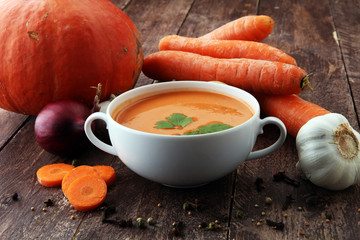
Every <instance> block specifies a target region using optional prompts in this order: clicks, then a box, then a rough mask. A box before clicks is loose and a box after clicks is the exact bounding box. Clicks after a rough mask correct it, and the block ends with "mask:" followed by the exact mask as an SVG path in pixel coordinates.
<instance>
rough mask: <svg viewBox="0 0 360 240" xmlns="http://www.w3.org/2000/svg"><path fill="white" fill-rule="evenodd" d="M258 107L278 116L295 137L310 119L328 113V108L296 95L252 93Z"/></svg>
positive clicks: (270, 114) (268, 113)
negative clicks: (257, 102) (258, 104)
mask: <svg viewBox="0 0 360 240" xmlns="http://www.w3.org/2000/svg"><path fill="white" fill-rule="evenodd" d="M254 96H255V97H256V99H257V100H258V101H259V103H260V109H261V111H263V112H264V113H265V114H266V115H269V116H274V117H277V118H279V119H280V120H281V121H283V123H284V124H285V126H286V129H287V131H288V133H289V134H290V135H291V136H293V137H296V135H297V133H298V132H299V130H300V128H301V127H302V126H303V125H304V124H305V123H307V121H309V120H310V119H312V118H314V117H317V116H322V115H325V114H328V113H330V112H329V111H328V110H326V109H324V108H322V107H320V106H319V105H316V104H314V103H311V102H308V101H306V100H304V99H302V98H300V97H299V96H297V95H294V94H293V95H266V94H256V93H255V94H254Z"/></svg>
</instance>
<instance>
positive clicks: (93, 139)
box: [84, 112, 117, 155]
mask: <svg viewBox="0 0 360 240" xmlns="http://www.w3.org/2000/svg"><path fill="white" fill-rule="evenodd" d="M97 119H99V120H103V121H104V122H105V123H106V125H108V122H107V118H106V114H105V113H102V112H96V113H93V114H91V115H90V116H89V117H88V118H87V119H86V121H85V124H84V130H85V134H86V136H87V137H88V139H89V140H90V142H92V144H94V145H95V146H96V147H98V148H100V149H101V150H103V151H104V152H107V153H110V154H113V155H117V152H116V150H115V148H114V147H113V146H111V145H109V144H106V143H104V142H103V141H101V140H100V139H98V138H97V137H96V136H95V134H94V132H93V131H92V128H91V124H92V122H93V121H95V120H97Z"/></svg>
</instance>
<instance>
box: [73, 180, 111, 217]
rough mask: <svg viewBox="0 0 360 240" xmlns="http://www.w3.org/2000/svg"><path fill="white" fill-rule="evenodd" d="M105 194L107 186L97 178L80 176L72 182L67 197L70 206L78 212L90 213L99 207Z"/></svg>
mask: <svg viewBox="0 0 360 240" xmlns="http://www.w3.org/2000/svg"><path fill="white" fill-rule="evenodd" d="M106 194H107V186H106V183H105V181H104V179H102V178H101V177H99V176H89V175H87V176H82V177H80V178H77V179H76V180H75V181H73V182H72V183H71V184H70V186H69V188H68V190H67V197H68V199H69V202H70V204H71V205H72V206H73V207H74V208H75V209H76V210H79V211H90V210H93V209H95V208H97V207H98V206H100V205H101V204H102V203H103V202H104V200H105V198H106Z"/></svg>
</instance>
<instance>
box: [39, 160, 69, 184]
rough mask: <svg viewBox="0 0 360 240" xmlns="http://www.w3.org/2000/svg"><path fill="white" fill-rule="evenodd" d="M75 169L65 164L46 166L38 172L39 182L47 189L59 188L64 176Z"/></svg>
mask: <svg viewBox="0 0 360 240" xmlns="http://www.w3.org/2000/svg"><path fill="white" fill-rule="evenodd" d="M73 168H74V166H73V165H70V164H65V163H54V164H49V165H45V166H43V167H41V168H39V170H38V171H37V172H36V176H37V180H38V182H39V183H40V184H41V185H43V186H45V187H59V186H60V185H61V182H62V180H63V178H64V176H65V175H66V174H67V173H68V172H69V171H71V170H72V169H73Z"/></svg>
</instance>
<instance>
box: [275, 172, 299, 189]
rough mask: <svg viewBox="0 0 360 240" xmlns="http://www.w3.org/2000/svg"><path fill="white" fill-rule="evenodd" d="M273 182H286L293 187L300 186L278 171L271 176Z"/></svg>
mask: <svg viewBox="0 0 360 240" xmlns="http://www.w3.org/2000/svg"><path fill="white" fill-rule="evenodd" d="M273 180H274V182H280V181H283V182H286V183H288V184H290V185H293V186H294V187H299V186H300V182H298V181H296V180H294V179H291V178H290V177H288V176H287V175H286V174H285V171H280V172H278V173H276V174H274V175H273Z"/></svg>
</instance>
